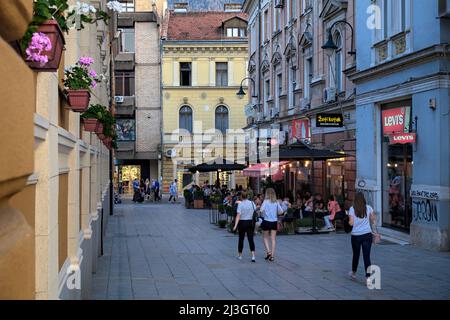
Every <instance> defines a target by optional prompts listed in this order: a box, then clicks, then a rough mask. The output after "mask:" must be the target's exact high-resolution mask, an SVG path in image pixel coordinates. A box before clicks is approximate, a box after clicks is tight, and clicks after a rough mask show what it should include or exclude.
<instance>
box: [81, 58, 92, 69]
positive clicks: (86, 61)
mask: <svg viewBox="0 0 450 320" xmlns="http://www.w3.org/2000/svg"><path fill="white" fill-rule="evenodd" d="M79 63H80V64H81V65H83V66H87V67H89V66H90V65H91V64H93V63H94V59H93V58H91V57H81V58H80V61H79Z"/></svg>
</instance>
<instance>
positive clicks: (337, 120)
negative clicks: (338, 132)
mask: <svg viewBox="0 0 450 320" xmlns="http://www.w3.org/2000/svg"><path fill="white" fill-rule="evenodd" d="M343 126H344V117H343V116H342V114H340V113H318V114H317V116H316V127H336V128H342V127H343Z"/></svg>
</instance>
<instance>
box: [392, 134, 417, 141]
mask: <svg viewBox="0 0 450 320" xmlns="http://www.w3.org/2000/svg"><path fill="white" fill-rule="evenodd" d="M415 142H416V134H415V133H398V134H391V135H390V136H389V143H390V144H407V143H415Z"/></svg>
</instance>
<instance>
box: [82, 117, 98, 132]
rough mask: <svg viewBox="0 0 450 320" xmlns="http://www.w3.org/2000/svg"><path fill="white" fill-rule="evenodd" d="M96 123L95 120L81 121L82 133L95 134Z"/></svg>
mask: <svg viewBox="0 0 450 320" xmlns="http://www.w3.org/2000/svg"><path fill="white" fill-rule="evenodd" d="M98 123H99V121H98V120H97V119H83V125H84V131H87V132H95V130H96V128H97V125H98Z"/></svg>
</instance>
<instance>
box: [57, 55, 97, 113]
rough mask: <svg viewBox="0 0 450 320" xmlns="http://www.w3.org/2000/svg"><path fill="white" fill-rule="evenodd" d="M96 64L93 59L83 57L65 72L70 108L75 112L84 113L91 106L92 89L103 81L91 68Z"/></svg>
mask: <svg viewBox="0 0 450 320" xmlns="http://www.w3.org/2000/svg"><path fill="white" fill-rule="evenodd" d="M93 63H94V59H93V58H91V57H81V58H80V59H79V60H78V62H77V63H76V64H75V65H74V66H71V67H69V68H66V69H65V70H64V86H65V87H66V91H67V99H68V102H69V106H70V108H71V109H72V110H73V111H75V112H84V111H85V110H86V109H87V107H88V106H89V100H90V98H91V93H90V92H91V88H92V89H95V87H96V86H97V83H99V82H100V81H101V79H100V77H99V76H98V75H97V73H96V72H95V71H94V70H92V69H91V68H90V67H91V65H92V64H93Z"/></svg>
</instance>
